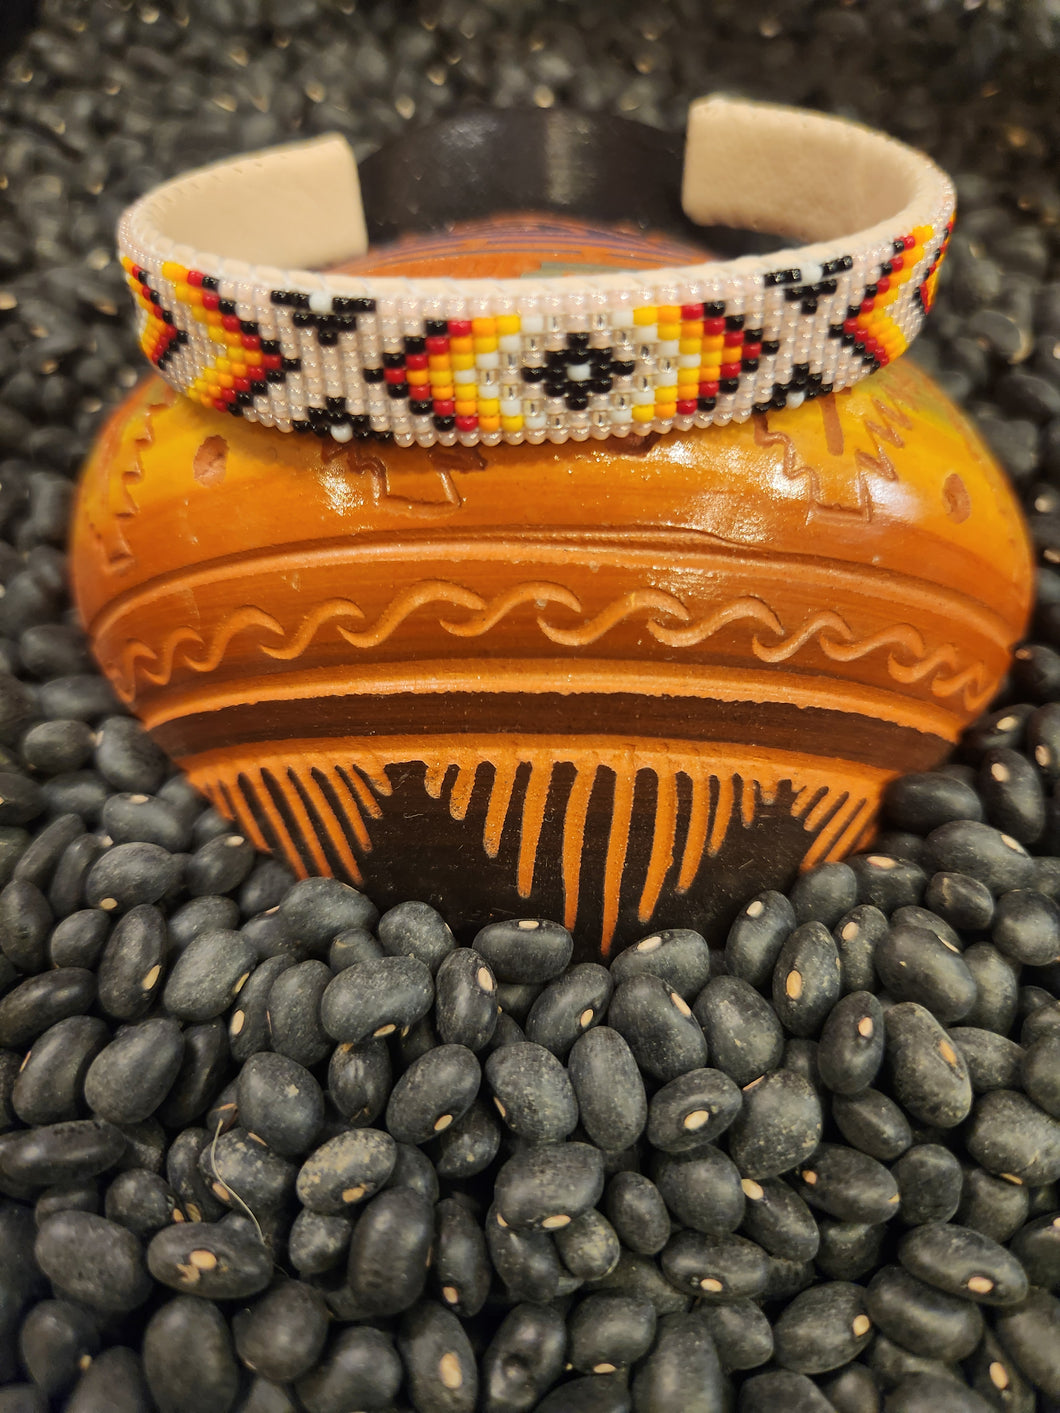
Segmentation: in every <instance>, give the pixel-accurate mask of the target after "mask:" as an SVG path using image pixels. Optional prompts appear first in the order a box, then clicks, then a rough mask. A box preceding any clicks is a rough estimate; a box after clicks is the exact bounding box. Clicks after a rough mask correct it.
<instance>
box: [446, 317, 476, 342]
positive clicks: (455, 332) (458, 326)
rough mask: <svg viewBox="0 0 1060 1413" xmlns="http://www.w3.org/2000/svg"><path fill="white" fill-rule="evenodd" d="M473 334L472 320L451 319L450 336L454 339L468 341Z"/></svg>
mask: <svg viewBox="0 0 1060 1413" xmlns="http://www.w3.org/2000/svg"><path fill="white" fill-rule="evenodd" d="M470 333H471V320H470V319H450V320H449V335H450V337H451V338H454V339H466V338H467V337H468V335H469V334H470Z"/></svg>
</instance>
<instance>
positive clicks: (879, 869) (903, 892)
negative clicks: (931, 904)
mask: <svg viewBox="0 0 1060 1413" xmlns="http://www.w3.org/2000/svg"><path fill="white" fill-rule="evenodd" d="M951 827H953V826H950V825H944V826H943V828H951ZM925 857H926V858H927V859H928V860H930V859H931V858H932V855H931V854H930V852H928V853H927V854H926V855H925ZM847 862H848V864H849V865H850V867H851V868H852V869H853V870H854V873H855V875H856V876H857V880H858V902H860V903H871V904H872V905H873V907H877V908H879V909H880V910H881V912H884V913H887V914H890V913H892V912H893V911H894V910H895V908H900V907H903V906H908V905H911V904H917V903H919V902H920V900H921V898H922V897H923V894H924V889H925V887H926V886H927V874H925V871H924V869H923V868H921V866H920V865H919V864H916V863H912V862H911V861H910V860H909V859H896V858H892V857H891V856H890V855H889V854H879V853H875V854H854V855H853V856H852V857H851V858H849V859H848V860H847ZM929 871H934V870H933V869H932V870H929Z"/></svg>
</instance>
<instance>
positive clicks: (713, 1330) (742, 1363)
mask: <svg viewBox="0 0 1060 1413" xmlns="http://www.w3.org/2000/svg"><path fill="white" fill-rule="evenodd" d="M696 1314H697V1316H698V1317H699V1319H701V1320H702V1321H703V1323H704V1324H705V1325H706V1327H707V1329H708V1330H709V1331H710V1335H711V1338H712V1339H713V1340H714V1344H715V1347H716V1348H717V1351H718V1358H719V1359H720V1360H721V1367H722V1368H723V1369H724V1370H725V1372H726V1373H727V1374H728V1373H731V1372H732V1371H733V1370H734V1369H757V1368H759V1366H760V1365H762V1364H768V1363H769V1361H770V1359H771V1358H772V1357H773V1327H772V1325H770V1323H769V1320H768V1319H767V1318H766V1316H765V1314H764V1313H763V1312H762V1310H761V1309H760V1308H759V1306H758V1305H756V1304H755V1302H754V1301H753V1300H731V1301H729V1302H728V1303H727V1304H725V1305H701V1306H700V1307H699V1309H698V1310H697V1311H696Z"/></svg>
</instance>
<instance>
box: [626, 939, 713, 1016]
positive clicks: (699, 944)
mask: <svg viewBox="0 0 1060 1413" xmlns="http://www.w3.org/2000/svg"><path fill="white" fill-rule="evenodd" d="M645 975H648V976H657V977H659V978H660V979H661V980H662V981H664V982H666V984H667V986H668V987H669V989H670V990H671V991H676V992H677V994H678V995H679V996H681V997H683V998H684V1000H686V1001H689V1002H691V1001H692V1000H693V998H694V997H695V996H697V995H698V994H699V992H700V991H702V989H703V987H704V986H706V984H707V982H708V981H709V980H710V948H709V947H708V946H707V941H706V938H705V937H703V935H702V933H699V932H695V931H693V930H692V929H691V928H683V927H677V928H667V929H665V930H664V931H662V932H655V933H653V934H652V935H651V936H650V937H645V938H644V939H643V940H642V941H640V942H636V943H634V944H633V946H631V947H627V948H625V950H624V951H621V952H619V954H618V956H617V957H616V958H615V960H614V961H613V962H612V964H611V976H612V979H613V981H614V984H615V985H616V986H620V985H621V984H622V982H624V981H628V980H629V978H630V977H632V976H645Z"/></svg>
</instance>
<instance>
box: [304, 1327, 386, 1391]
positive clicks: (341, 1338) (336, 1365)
mask: <svg viewBox="0 0 1060 1413" xmlns="http://www.w3.org/2000/svg"><path fill="white" fill-rule="evenodd" d="M401 1380H402V1367H401V1360H400V1359H399V1358H398V1354H397V1351H396V1350H395V1348H394V1342H393V1340H392V1339H391V1338H390V1336H389V1335H388V1334H384V1333H383V1331H382V1330H377V1329H375V1328H373V1327H372V1326H371V1325H359V1326H354V1327H352V1328H347V1329H342V1330H339V1331H338V1332H337V1333H336V1334H335V1335H334V1336H333V1337H332V1339H331V1341H330V1342H329V1344H328V1346H327V1349H326V1350H325V1353H324V1358H323V1360H322V1361H321V1362H320V1363H319V1364H317V1366H316V1368H314V1369H312V1370H311V1371H310V1372H309V1373H308V1374H304V1375H303V1376H302V1378H300V1379H299V1380H298V1398H299V1401H300V1402H301V1403H302V1404H303V1405H304V1407H305V1409H306V1413H347V1410H348V1409H351V1408H364V1409H370V1408H372V1407H373V1405H374V1406H375V1407H376V1408H388V1407H390V1406H391V1404H392V1403H393V1401H394V1399H395V1398H396V1397H397V1392H398V1389H399V1387H400V1386H401Z"/></svg>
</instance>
